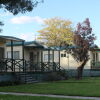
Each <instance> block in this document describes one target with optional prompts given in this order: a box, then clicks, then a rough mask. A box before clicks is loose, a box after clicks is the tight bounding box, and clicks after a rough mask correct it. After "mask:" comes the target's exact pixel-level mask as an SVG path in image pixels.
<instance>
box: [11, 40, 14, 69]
mask: <svg viewBox="0 0 100 100" xmlns="http://www.w3.org/2000/svg"><path fill="white" fill-rule="evenodd" d="M13 60H14V59H13V40H11V68H12V71H13Z"/></svg>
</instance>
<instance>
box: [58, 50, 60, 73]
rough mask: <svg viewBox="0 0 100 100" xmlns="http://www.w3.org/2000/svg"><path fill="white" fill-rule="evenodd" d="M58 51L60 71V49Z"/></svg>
mask: <svg viewBox="0 0 100 100" xmlns="http://www.w3.org/2000/svg"><path fill="white" fill-rule="evenodd" d="M58 52H59V71H60V50H59V51H58Z"/></svg>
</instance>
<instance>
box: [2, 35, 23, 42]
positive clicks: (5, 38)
mask: <svg viewBox="0 0 100 100" xmlns="http://www.w3.org/2000/svg"><path fill="white" fill-rule="evenodd" d="M0 40H3V41H11V40H13V41H24V40H23V39H20V38H16V37H13V36H3V35H0Z"/></svg>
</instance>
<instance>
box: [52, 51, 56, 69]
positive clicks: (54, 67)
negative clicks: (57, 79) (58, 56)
mask: <svg viewBox="0 0 100 100" xmlns="http://www.w3.org/2000/svg"><path fill="white" fill-rule="evenodd" d="M52 63H53V64H52V65H53V66H52V67H53V71H56V66H55V64H54V50H52Z"/></svg>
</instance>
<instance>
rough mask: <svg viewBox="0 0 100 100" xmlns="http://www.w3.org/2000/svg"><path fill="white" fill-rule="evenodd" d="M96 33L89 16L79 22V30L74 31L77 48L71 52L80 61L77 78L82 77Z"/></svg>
mask: <svg viewBox="0 0 100 100" xmlns="http://www.w3.org/2000/svg"><path fill="white" fill-rule="evenodd" d="M94 40H95V35H94V34H93V33H92V28H91V26H90V21H89V19H88V18H87V19H86V20H85V21H84V22H83V23H78V25H77V30H76V31H75V32H74V44H75V46H76V48H74V49H72V51H71V53H72V55H73V57H74V58H75V59H76V61H77V62H79V63H80V66H79V67H78V69H77V71H78V75H77V78H78V79H81V78H82V73H83V69H84V66H85V64H86V63H87V61H88V60H89V55H88V52H89V49H90V48H91V46H93V44H94Z"/></svg>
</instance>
